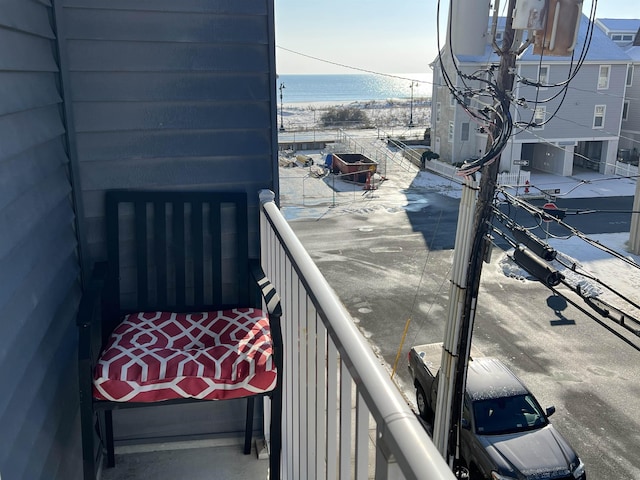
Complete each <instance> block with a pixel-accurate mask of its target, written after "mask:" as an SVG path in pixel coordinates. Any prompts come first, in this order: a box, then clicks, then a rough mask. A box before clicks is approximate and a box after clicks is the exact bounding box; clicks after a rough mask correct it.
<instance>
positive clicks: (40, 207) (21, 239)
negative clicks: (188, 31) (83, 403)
mask: <svg viewBox="0 0 640 480" xmlns="http://www.w3.org/2000/svg"><path fill="white" fill-rule="evenodd" d="M51 10H52V9H51V6H50V5H49V4H48V2H46V1H40V2H38V1H35V0H8V1H4V2H2V3H1V4H0V385H2V395H0V475H2V478H3V479H25V480H35V479H43V480H45V479H46V480H51V479H74V478H79V477H80V474H81V464H80V441H79V428H78V425H79V422H78V398H77V397H78V393H77V392H78V388H77V375H76V364H77V360H76V345H77V332H76V327H75V315H76V311H77V305H78V302H79V296H80V285H79V280H78V279H79V265H78V261H77V245H76V234H75V228H74V212H73V208H72V199H71V192H72V187H71V183H70V180H69V178H70V174H69V158H68V155H67V148H66V139H65V125H64V121H63V115H62V114H61V112H62V96H61V92H60V89H59V82H58V78H59V77H58V64H57V62H56V58H55V51H56V48H55V47H56V43H55V35H54V31H53V26H52V23H51V16H52V11H51Z"/></svg>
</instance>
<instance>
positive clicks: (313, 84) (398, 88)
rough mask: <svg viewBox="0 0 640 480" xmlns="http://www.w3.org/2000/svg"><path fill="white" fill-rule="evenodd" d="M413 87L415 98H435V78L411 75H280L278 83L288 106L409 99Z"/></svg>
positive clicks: (424, 75)
mask: <svg viewBox="0 0 640 480" xmlns="http://www.w3.org/2000/svg"><path fill="white" fill-rule="evenodd" d="M412 83H413V98H414V99H419V98H427V97H431V74H430V73H429V74H425V73H407V74H394V76H382V75H373V74H349V75H337V74H333V75H332V74H326V75H293V74H288V75H287V74H284V75H279V76H278V80H277V83H276V89H277V92H276V93H277V95H278V97H277V98H278V102H279V101H280V88H279V87H280V85H281V84H284V88H283V89H282V101H283V102H284V103H309V102H345V103H347V102H354V101H368V100H387V99H409V98H410V97H411V84H412Z"/></svg>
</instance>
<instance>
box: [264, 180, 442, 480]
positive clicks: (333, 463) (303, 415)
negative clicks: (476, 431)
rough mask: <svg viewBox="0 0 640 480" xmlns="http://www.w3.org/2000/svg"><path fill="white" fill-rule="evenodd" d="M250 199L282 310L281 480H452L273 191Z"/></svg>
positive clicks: (267, 264)
mask: <svg viewBox="0 0 640 480" xmlns="http://www.w3.org/2000/svg"><path fill="white" fill-rule="evenodd" d="M260 201H261V207H262V208H261V214H260V235H261V254H262V259H263V260H262V263H263V268H264V269H265V272H266V273H267V275H268V276H269V277H270V279H271V281H272V282H273V283H274V285H275V287H276V288H277V290H278V292H279V293H280V296H281V298H282V308H283V317H282V330H283V340H284V371H283V374H284V380H283V419H282V422H283V432H282V435H283V448H282V478H284V479H295V480H297V479H302V478H306V479H325V478H326V479H337V478H339V479H343V480H344V479H351V478H355V479H369V478H373V479H376V480H378V479H380V480H382V479H390V478H399V479H402V478H407V479H419V478H420V479H426V478H428V479H433V480H438V479H448V480H453V479H454V476H453V474H452V473H451V471H450V469H449V468H448V467H447V465H446V463H445V461H444V460H443V458H442V457H441V456H440V454H439V453H438V451H437V450H436V448H435V447H434V445H433V443H432V441H431V439H430V437H429V436H428V435H427V433H426V431H425V430H424V429H423V427H422V426H421V424H420V422H419V421H418V419H417V418H416V416H415V414H414V413H413V411H412V410H411V409H410V408H409V406H408V405H407V403H406V402H405V400H404V399H403V397H402V395H401V394H400V392H399V391H398V390H397V388H396V386H395V385H394V384H393V383H392V382H391V380H390V379H389V374H388V372H387V371H386V370H385V369H384V368H383V367H382V366H381V365H380V361H379V359H378V358H377V357H376V356H375V355H374V354H373V351H372V350H371V347H370V345H369V344H368V342H367V341H366V339H365V338H364V337H363V336H362V334H361V333H360V332H359V330H358V329H357V327H356V326H355V324H354V322H353V319H352V318H351V316H350V315H349V313H348V312H347V311H346V310H345V308H344V307H343V306H342V304H341V302H340V300H339V299H338V297H337V295H336V294H335V292H334V291H333V289H332V288H331V287H330V286H329V284H328V283H327V281H326V280H325V279H324V277H323V276H322V274H321V273H320V271H319V270H318V268H317V267H316V265H315V264H314V263H313V261H312V260H311V257H310V256H309V254H308V253H307V252H306V250H305V249H304V247H303V246H302V244H301V243H300V241H299V240H298V238H297V237H296V235H295V233H294V232H293V230H292V229H291V227H290V226H289V224H288V223H287V222H286V220H285V219H284V217H283V216H282V214H281V213H280V210H279V209H278V208H277V206H276V204H275V203H274V201H273V193H272V192H269V191H262V192H261V193H260ZM354 407H355V408H354Z"/></svg>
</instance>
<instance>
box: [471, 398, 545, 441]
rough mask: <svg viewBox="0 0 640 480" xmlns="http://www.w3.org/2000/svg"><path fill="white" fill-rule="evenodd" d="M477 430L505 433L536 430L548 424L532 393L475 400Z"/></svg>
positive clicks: (492, 433) (498, 433) (491, 433)
mask: <svg viewBox="0 0 640 480" xmlns="http://www.w3.org/2000/svg"><path fill="white" fill-rule="evenodd" d="M473 415H474V421H475V430H476V433H477V434H479V435H504V434H507V433H516V432H521V431H525V430H535V429H537V428H542V427H544V426H545V425H546V424H547V419H546V417H545V415H544V413H543V412H542V410H541V409H540V406H539V405H538V402H536V401H535V399H534V398H533V397H532V396H531V395H518V396H515V397H501V398H490V399H486V400H478V401H475V402H473Z"/></svg>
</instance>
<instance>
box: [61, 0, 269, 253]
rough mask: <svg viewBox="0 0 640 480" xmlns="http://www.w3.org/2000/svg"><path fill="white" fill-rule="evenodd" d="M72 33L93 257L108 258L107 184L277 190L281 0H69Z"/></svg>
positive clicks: (67, 39)
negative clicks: (276, 33) (277, 18)
mask: <svg viewBox="0 0 640 480" xmlns="http://www.w3.org/2000/svg"><path fill="white" fill-rule="evenodd" d="M59 10H60V12H59V15H60V16H62V17H63V22H60V25H61V28H60V36H61V38H62V44H63V45H64V50H65V51H64V55H65V56H66V60H67V64H68V72H66V74H67V75H68V81H67V85H68V91H69V95H70V97H69V100H70V102H69V108H70V109H71V112H70V116H71V117H72V118H73V133H74V136H75V139H76V143H75V146H76V153H77V159H78V164H79V175H80V181H81V185H82V199H83V202H82V203H83V206H84V208H85V212H84V214H85V218H84V219H83V221H82V224H81V225H82V229H83V232H84V233H85V235H86V238H87V242H88V244H87V248H86V249H85V251H86V254H87V256H86V258H85V260H86V261H87V262H88V263H89V264H91V263H92V262H93V261H95V260H99V259H102V258H103V257H104V244H103V241H102V240H103V232H101V230H100V228H101V226H100V224H101V221H102V219H101V217H102V210H103V201H102V200H103V195H104V191H105V190H107V189H111V188H139V187H162V186H175V187H181V188H194V189H204V188H215V189H221V190H244V191H247V192H248V193H249V195H250V200H251V203H252V205H251V206H252V219H253V220H255V222H254V225H255V228H254V231H253V232H252V233H253V235H252V240H251V245H252V249H253V251H254V252H255V254H257V252H258V237H257V192H258V191H259V190H260V189H262V188H269V189H272V190H274V191H276V192H277V190H278V181H277V168H276V167H277V162H276V160H275V159H276V158H277V157H276V152H277V132H276V131H275V130H274V129H273V128H272V125H275V113H276V111H275V67H274V42H273V5H272V1H269V0H249V1H242V2H237V1H211V0H209V1H205V0H191V1H187V2H175V1H170V0H162V1H153V2H151V1H135V2H125V1H118V2H112V1H103V2H96V1H88V0H63V2H62V8H60V9H59Z"/></svg>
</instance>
